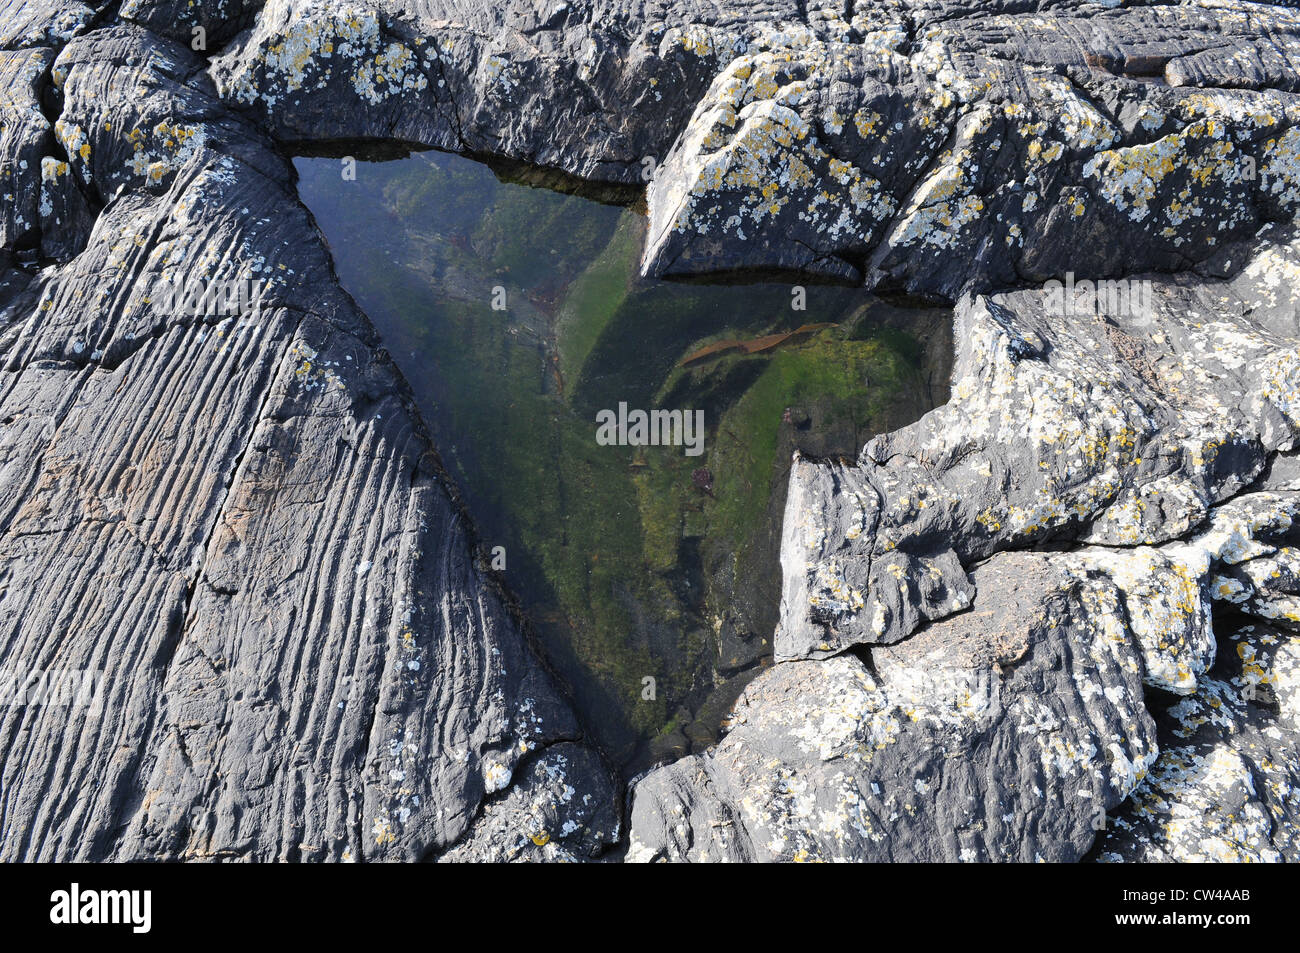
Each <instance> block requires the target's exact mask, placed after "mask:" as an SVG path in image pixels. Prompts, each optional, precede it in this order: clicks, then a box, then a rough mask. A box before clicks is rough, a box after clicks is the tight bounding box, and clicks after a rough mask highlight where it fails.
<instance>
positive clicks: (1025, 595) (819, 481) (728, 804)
mask: <svg viewBox="0 0 1300 953" xmlns="http://www.w3.org/2000/svg"><path fill="white" fill-rule="evenodd" d="M1294 252H1295V248H1294V246H1293V245H1279V244H1276V243H1270V244H1267V245H1265V246H1264V247H1262V248H1261V249H1260V250H1259V251H1258V252H1257V254H1255V256H1254V257H1253V258H1252V261H1253V262H1254V264H1253V265H1252V266H1251V268H1250V269H1248V270H1247V271H1246V272H1243V274H1242V275H1241V276H1239V277H1238V278H1237V279H1234V280H1233V281H1231V282H1219V281H1179V282H1165V281H1159V280H1156V279H1151V284H1152V287H1153V292H1154V296H1153V298H1152V305H1151V307H1150V308H1149V309H1143V310H1142V311H1141V312H1140V313H1135V314H1130V315H1125V314H1124V313H1122V312H1120V311H1116V310H1114V309H1106V310H1105V311H1104V312H1101V313H1097V314H1093V315H1078V314H1074V315H1068V316H1067V315H1057V314H1053V313H1051V311H1050V309H1049V310H1048V311H1046V312H1045V311H1044V309H1043V304H1042V300H1043V295H1042V293H1041V292H1031V291H1024V292H1015V293H1011V294H1004V295H997V296H993V297H990V298H987V299H985V298H977V299H968V300H967V301H966V302H964V303H963V305H962V307H961V308H960V309H959V318H958V334H957V340H958V341H959V342H961V343H960V345H959V351H958V361H957V366H956V371H955V380H954V387H953V399H952V401H950V403H949V404H948V405H947V406H945V407H941V408H939V409H937V410H935V411H932V412H931V413H930V414H928V415H926V416H925V417H923V418H922V419H921V420H920V421H918V422H917V423H916V424H915V425H913V426H912V427H910V428H905V429H903V430H901V431H896V432H895V433H892V434H889V435H887V436H886V437H883V438H878V439H876V440H873V441H872V442H871V443H869V444H868V445H867V447H866V448H865V449H864V451H863V454H862V457H861V459H860V460H859V461H858V465H857V466H852V467H850V466H844V465H840V464H825V463H814V462H810V461H802V462H797V464H796V468H795V471H794V473H793V475H792V483H791V495H790V502H789V504H788V506H787V511H786V523H785V537H784V540H783V549H782V561H783V568H784V572H785V580H786V590H785V599H784V601H783V605H782V624H781V627H780V628H779V629H778V632H777V655H778V659H780V658H788V659H819V658H826V660H825V661H820V662H818V661H799V662H794V661H792V662H787V663H785V664H779V665H777V666H775V668H774V669H773V670H771V671H769V672H766V673H764V674H762V675H760V676H759V677H758V678H757V679H756V680H755V681H754V682H753V683H752V684H751V685H750V686H749V688H748V689H747V690H746V694H745V696H743V697H742V700H741V702H740V703H739V704H738V705H737V708H736V712H735V713H734V715H733V722H734V724H735V727H733V728H732V729H731V731H730V733H729V734H728V735H727V736H726V738H725V739H724V740H723V741H722V742H721V743H720V744H719V745H718V747H717V749H716V750H715V751H713V752H712V753H710V754H708V755H706V756H694V757H691V758H688V759H685V760H683V761H680V762H677V763H676V764H674V765H671V766H669V767H666V768H660V769H658V770H656V771H654V772H652V773H651V774H650V775H648V776H647V777H646V778H644V779H643V780H642V781H641V782H640V783H639V784H638V785H637V786H636V788H635V790H634V792H633V796H632V802H631V810H632V816H631V820H630V834H631V848H630V851H629V855H628V856H629V859H643V860H707V859H715V860H716V859H732V860H749V859H761V860H832V859H835V860H839V859H855V860H858V859H861V860H985V859H1005V860H1035V859H1043V860H1073V859H1077V858H1079V857H1080V856H1082V855H1083V853H1084V852H1086V851H1087V850H1088V849H1089V845H1091V844H1092V842H1093V839H1094V837H1095V836H1096V834H1097V832H1099V831H1107V830H1109V831H1110V833H1108V834H1107V839H1106V841H1105V845H1106V846H1104V847H1102V848H1101V850H1102V852H1103V854H1104V856H1105V857H1107V858H1108V859H1117V858H1125V857H1127V858H1161V857H1165V858H1177V859H1192V858H1198V857H1201V858H1203V857H1206V856H1209V857H1213V858H1215V859H1225V858H1227V857H1231V856H1236V855H1235V854H1234V853H1233V851H1234V850H1235V851H1237V852H1238V853H1240V854H1244V855H1245V856H1250V857H1257V858H1259V859H1278V858H1280V857H1282V856H1291V855H1292V854H1293V853H1294V849H1293V847H1292V846H1291V844H1292V839H1293V837H1294V834H1293V818H1292V817H1291V814H1292V813H1293V812H1292V811H1291V808H1290V807H1289V805H1288V798H1289V792H1290V791H1291V789H1292V785H1293V783H1294V781H1295V779H1296V777H1297V772H1300V760H1297V758H1296V755H1295V741H1296V736H1295V734H1294V732H1293V731H1292V730H1291V726H1290V721H1291V720H1292V717H1293V709H1294V707H1295V706H1294V699H1292V698H1291V697H1290V694H1288V692H1289V689H1288V688H1287V687H1286V685H1287V680H1288V679H1289V678H1290V668H1289V666H1290V665H1291V663H1290V661H1289V660H1290V657H1291V652H1292V648H1291V646H1292V640H1291V637H1290V636H1289V635H1288V634H1286V631H1285V629H1276V628H1273V627H1272V626H1274V625H1277V624H1281V625H1282V626H1284V627H1286V626H1290V625H1292V624H1295V620H1296V619H1300V603H1298V602H1297V601H1296V591H1297V577H1296V574H1295V570H1294V566H1295V565H1296V552H1295V550H1294V548H1293V547H1294V543H1295V539H1296V537H1295V530H1294V528H1293V526H1294V520H1295V517H1296V515H1297V513H1300V496H1298V495H1297V493H1296V487H1297V483H1296V480H1295V476H1296V474H1295V457H1294V456H1292V455H1290V454H1289V453H1288V451H1290V450H1291V449H1292V448H1293V445H1294V442H1295V424H1296V419H1295V416H1294V415H1295V409H1294V408H1295V406H1296V405H1295V403H1294V400H1295V397H1296V395H1297V394H1300V379H1297V377H1296V373H1297V365H1296V360H1297V351H1296V349H1295V345H1294V339H1295V337H1294V335H1295V331H1294V325H1293V321H1294V310H1293V305H1292V304H1291V303H1290V302H1289V301H1283V300H1280V299H1274V298H1271V297H1270V295H1269V291H1268V289H1269V288H1270V287H1273V286H1276V284H1277V283H1278V281H1279V279H1280V278H1281V275H1283V274H1285V273H1287V272H1288V271H1289V269H1290V267H1291V266H1290V264H1289V263H1290V262H1291V261H1293V260H1294V259H1293V255H1294ZM1229 292H1231V294H1229ZM1175 302H1176V304H1175ZM1210 302H1213V304H1212V305H1210ZM1243 490H1246V492H1242V491H1243ZM1220 500H1226V501H1225V502H1221V503H1220V502H1219V501H1220ZM1216 504H1217V505H1216ZM1029 546H1034V547H1037V551H1032V552H1027V551H1019V552H1011V551H1008V550H1011V549H1013V548H1014V549H1019V550H1024V548H1025V547H1029ZM1237 613H1245V614H1248V615H1253V616H1255V617H1256V618H1258V619H1260V620H1264V621H1265V622H1266V624H1267V625H1268V626H1269V627H1268V628H1263V629H1260V628H1253V627H1246V628H1240V629H1239V630H1238V632H1237V634H1236V635H1235V637H1234V638H1233V640H1232V641H1231V642H1228V643H1224V644H1222V645H1220V644H1219V643H1217V642H1216V637H1215V620H1216V614H1217V615H1219V616H1223V615H1228V614H1237ZM948 616H950V617H951V618H945V617H948ZM1216 648H1217V649H1218V650H1219V659H1220V662H1219V669H1221V668H1222V667H1223V666H1224V665H1225V664H1228V665H1230V664H1231V660H1232V658H1233V656H1230V655H1225V652H1227V651H1235V652H1236V653H1237V654H1236V656H1235V657H1236V658H1237V659H1238V663H1237V669H1236V674H1227V675H1225V674H1221V672H1220V670H1219V669H1215V668H1214V666H1215V659H1216ZM827 657H829V658H827ZM1234 679H1235V681H1234ZM1274 684H1276V685H1277V686H1279V688H1278V691H1277V693H1276V696H1275V701H1274V702H1273V704H1276V705H1277V706H1279V713H1278V714H1276V715H1270V714H1268V713H1261V712H1260V711H1258V710H1257V707H1253V708H1249V710H1248V707H1249V706H1246V704H1245V702H1244V701H1243V700H1242V697H1241V696H1242V692H1243V691H1245V690H1246V689H1250V690H1251V691H1254V690H1255V688H1256V687H1257V686H1259V685H1266V686H1271V685H1274ZM1144 686H1145V691H1146V692H1159V693H1167V694H1169V695H1182V696H1187V697H1186V699H1185V701H1183V702H1179V703H1176V704H1174V703H1170V705H1169V706H1168V707H1167V709H1166V710H1164V712H1163V713H1162V715H1161V722H1160V724H1161V731H1159V732H1158V731H1157V723H1156V722H1154V721H1153V720H1152V717H1151V715H1150V714H1149V713H1148V704H1149V703H1148V702H1147V701H1146V700H1145V699H1144ZM1261 691H1263V689H1261ZM1250 697H1251V698H1252V699H1255V696H1254V695H1251V696H1250ZM1257 705H1258V702H1257ZM1157 710H1160V709H1159V707H1157ZM1202 726H1205V730H1204V731H1202V732H1201V733H1200V734H1199V735H1196V732H1197V731H1199V730H1200V728H1201V727H1202ZM1252 732H1253V733H1254V734H1252ZM1255 734H1258V735H1259V738H1256V737H1255ZM1171 735H1172V736H1173V737H1171ZM1193 735H1195V737H1194V738H1193V743H1191V744H1188V743H1187V741H1186V740H1185V739H1187V738H1189V736H1193ZM1176 739H1177V740H1176ZM1228 788H1232V789H1233V791H1234V792H1235V793H1234V794H1233V796H1232V798H1230V799H1229V800H1228V802H1227V803H1230V804H1240V805H1241V811H1242V812H1243V813H1242V814H1240V815H1237V814H1233V815H1229V816H1227V817H1226V818H1224V817H1222V816H1220V815H1218V814H1217V813H1216V811H1215V807H1216V805H1218V806H1221V805H1222V804H1223V803H1224V801H1223V795H1224V794H1225V791H1226V790H1227V789H1228ZM1029 790H1032V791H1034V792H1035V797H1033V798H1029V797H1026V796H1025V792H1026V791H1029ZM1130 796H1132V797H1133V801H1132V803H1131V804H1129V805H1127V806H1125V807H1124V808H1123V810H1122V811H1121V812H1120V813H1119V815H1118V818H1117V819H1115V820H1114V823H1113V826H1112V827H1110V828H1108V827H1107V818H1108V816H1112V815H1113V814H1114V812H1115V810H1116V808H1117V807H1118V806H1119V805H1120V804H1121V802H1123V801H1125V799H1126V798H1129V797H1130ZM1189 816H1190V817H1189ZM1198 824H1199V826H1197V825H1198ZM1233 845H1236V846H1235V847H1234V846H1233Z"/></svg>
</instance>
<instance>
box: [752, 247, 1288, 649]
mask: <svg viewBox="0 0 1300 953" xmlns="http://www.w3.org/2000/svg"><path fill="white" fill-rule="evenodd" d="M1296 255H1297V246H1296V245H1295V243H1294V241H1292V240H1290V239H1289V236H1288V240H1287V241H1286V242H1278V241H1273V240H1271V239H1270V238H1267V237H1266V238H1261V239H1260V246H1259V250H1258V251H1257V252H1256V253H1255V256H1254V257H1253V258H1252V259H1251V262H1252V263H1251V265H1250V266H1248V268H1247V270H1246V272H1244V273H1243V276H1240V277H1238V278H1236V279H1234V280H1231V281H1228V280H1222V281H1221V280H1214V279H1181V278H1179V279H1165V278H1161V277H1159V276H1147V277H1142V278H1135V279H1132V282H1133V284H1130V283H1129V282H1126V283H1124V285H1123V286H1122V287H1123V288H1124V289H1127V288H1130V287H1132V288H1134V289H1136V288H1137V287H1138V286H1139V284H1138V283H1140V284H1141V287H1142V288H1144V289H1145V293H1147V300H1148V302H1149V306H1143V307H1140V308H1135V307H1129V308H1127V309H1123V310H1122V309H1116V308H1112V307H1109V306H1106V307H1103V308H1102V309H1097V308H1095V307H1093V308H1090V309H1088V310H1087V311H1086V312H1084V311H1079V312H1078V313H1069V312H1068V311H1067V310H1066V309H1065V308H1064V307H1062V306H1060V302H1056V301H1054V300H1053V297H1052V295H1051V293H1050V292H1046V291H1034V290H1024V291H1017V292H1009V293H1004V294H1000V295H994V296H990V297H983V296H976V297H967V298H965V299H963V301H962V302H961V304H960V305H959V307H958V309H957V316H956V321H957V333H956V335H955V338H956V340H957V342H958V352H957V360H956V364H955V367H954V371H953V387H952V398H951V399H950V400H949V402H948V403H947V404H946V405H944V406H943V407H940V408H938V409H936V410H934V411H932V412H930V413H929V414H927V415H926V416H924V417H923V418H921V419H920V420H919V421H917V422H916V423H915V424H913V425H911V426H909V427H905V428H903V429H901V430H897V431H893V432H891V433H888V434H884V435H882V436H880V437H877V438H874V439H873V440H872V441H871V442H869V443H868V444H867V445H866V447H864V448H863V451H862V454H861V455H860V457H859V460H858V462H857V465H856V466H841V465H827V464H818V463H813V462H809V461H796V462H795V464H794V466H793V467H792V470H791V482H790V491H789V504H788V507H787V511H786V521H785V528H784V536H783V541H782V557H781V558H782V565H783V568H784V573H785V582H784V590H783V599H782V611H781V623H780V626H779V628H778V631H777V636H776V653H777V657H778V658H802V657H814V656H819V655H824V654H826V653H828V652H835V651H841V650H843V649H844V648H846V647H848V646H851V645H857V644H873V643H888V642H895V641H897V640H898V639H900V638H903V637H904V636H906V635H908V634H909V633H910V632H911V631H913V630H914V629H915V628H916V627H917V625H918V624H920V622H922V621H923V620H924V619H926V618H936V617H939V616H942V615H944V614H947V613H950V612H953V611H957V610H959V609H962V608H964V607H965V606H966V605H968V604H969V603H970V595H971V593H970V590H969V587H968V586H967V585H966V584H965V582H964V580H963V574H962V572H961V566H964V565H969V564H970V563H971V562H973V561H974V560H978V559H982V558H985V557H987V556H989V555H991V554H992V553H994V552H997V551H999V550H1002V549H1007V548H1011V547H1022V546H1026V545H1031V544H1044V543H1049V542H1052V541H1061V540H1077V541H1080V542H1087V543H1095V544H1103V545H1144V544H1156V543H1161V542H1166V541H1168V540H1171V539H1174V538H1176V537H1178V536H1182V535H1185V534H1188V533H1190V532H1191V531H1193V530H1194V529H1196V528H1197V527H1198V526H1199V525H1200V524H1201V523H1202V522H1203V521H1204V520H1205V518H1206V516H1207V513H1208V511H1209V509H1210V507H1211V506H1213V505H1214V504H1215V503H1217V502H1220V501H1222V500H1224V499H1227V498H1228V497H1230V496H1232V495H1233V494H1235V493H1238V492H1240V491H1241V490H1243V489H1245V488H1246V487H1247V486H1249V485H1250V484H1251V482H1252V481H1254V480H1255V479H1256V478H1257V477H1258V476H1259V475H1260V473H1261V472H1262V471H1263V469H1264V467H1265V465H1266V463H1267V461H1268V459H1269V457H1270V455H1271V454H1272V453H1274V452H1276V451H1278V450H1283V449H1289V448H1290V447H1291V446H1292V445H1293V443H1294V441H1295V437H1296V425H1297V423H1298V422H1300V418H1298V417H1297V408H1300V404H1297V403H1296V396H1297V394H1300V363H1298V361H1297V353H1296V349H1295V344H1294V340H1295V339H1294V336H1293V335H1294V331H1293V330H1291V329H1288V328H1285V327H1281V326H1278V327H1276V330H1275V329H1273V328H1270V327H1269V325H1268V324H1264V323H1261V322H1260V321H1259V320H1258V319H1257V317H1256V316H1255V309H1256V301H1257V300H1258V299H1259V298H1260V296H1261V292H1263V291H1264V290H1265V289H1267V288H1269V287H1270V286H1273V285H1275V284H1276V283H1277V282H1279V281H1281V280H1284V279H1283V278H1282V276H1283V275H1285V274H1288V273H1289V269H1291V268H1294V262H1295V260H1296ZM1247 273H1249V274H1250V275H1251V276H1252V277H1251V278H1250V280H1247V279H1246V277H1245V274H1247ZM1112 290H1113V289H1112ZM1107 296H1109V292H1107ZM1137 297H1138V295H1134V299H1133V300H1136V298H1137ZM1076 300H1080V301H1081V300H1083V299H1082V298H1081V297H1080V298H1078V299H1076ZM1279 320H1280V319H1279ZM1274 323H1275V324H1277V322H1274ZM900 584H902V585H904V586H906V587H907V588H908V592H907V593H906V594H905V595H904V594H903V593H902V591H901V590H900ZM918 587H928V588H925V589H924V590H923V591H922V590H919V589H918ZM896 593H897V594H899V595H898V596H897V597H896V596H895V594H896ZM900 601H901V603H902V606H903V607H902V608H900V606H899V602H900ZM908 607H910V608H908Z"/></svg>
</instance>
